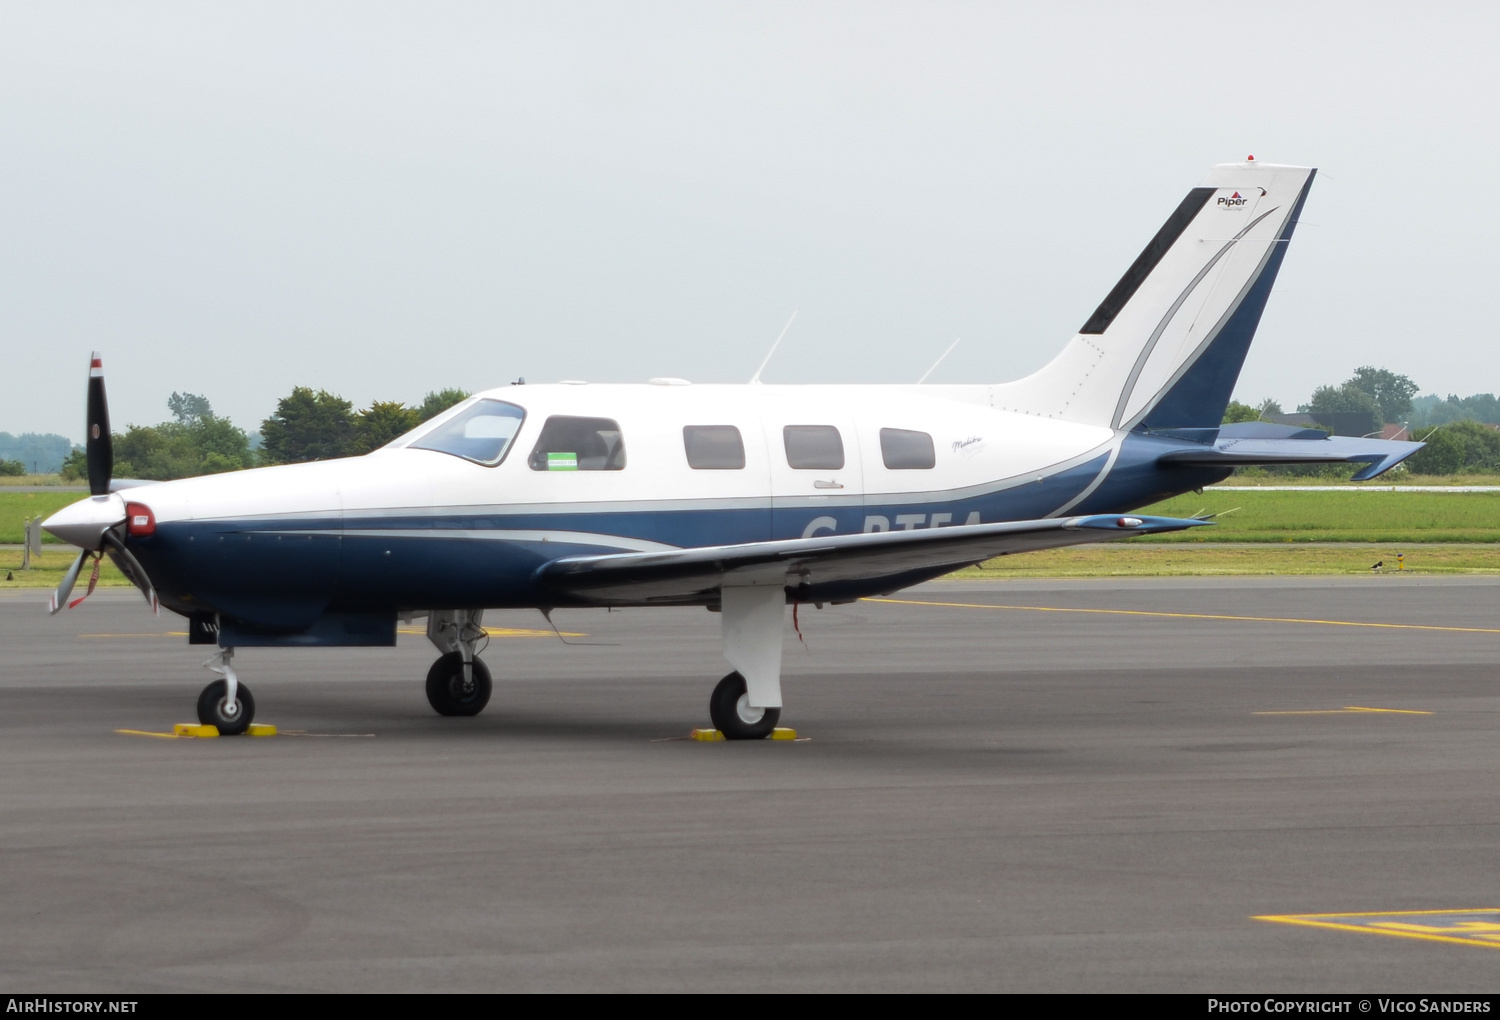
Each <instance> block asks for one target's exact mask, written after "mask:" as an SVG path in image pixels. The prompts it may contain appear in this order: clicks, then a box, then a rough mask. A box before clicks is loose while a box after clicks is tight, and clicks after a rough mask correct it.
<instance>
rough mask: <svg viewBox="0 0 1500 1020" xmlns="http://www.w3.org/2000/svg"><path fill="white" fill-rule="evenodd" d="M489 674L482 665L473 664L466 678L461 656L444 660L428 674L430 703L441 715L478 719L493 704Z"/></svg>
mask: <svg viewBox="0 0 1500 1020" xmlns="http://www.w3.org/2000/svg"><path fill="white" fill-rule="evenodd" d="M490 690H491V684H490V671H489V668H488V667H487V666H485V664H484V663H483V662H481V661H480V660H478V659H474V660H472V661H471V662H470V666H469V676H468V678H467V679H466V678H465V677H464V657H463V653H461V652H449V653H448V654H447V655H444V656H441V657H439V658H438V660H437V661H436V662H434V663H433V664H432V668H431V669H429V670H428V671H427V701H428V703H429V704H430V705H432V708H433V710H434V711H435V712H437V714H438V715H478V714H479V713H480V712H482V711H484V706H485V705H487V704H489V701H490Z"/></svg>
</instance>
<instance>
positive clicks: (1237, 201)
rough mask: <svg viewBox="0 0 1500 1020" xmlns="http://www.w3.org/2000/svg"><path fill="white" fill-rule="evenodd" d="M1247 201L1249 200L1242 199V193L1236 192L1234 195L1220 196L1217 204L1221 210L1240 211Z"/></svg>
mask: <svg viewBox="0 0 1500 1020" xmlns="http://www.w3.org/2000/svg"><path fill="white" fill-rule="evenodd" d="M1247 201H1249V199H1246V198H1242V197H1240V193H1239V192H1238V191H1236V192H1235V193H1234V194H1233V195H1220V196H1219V201H1218V202H1217V203H1216V204H1217V205H1218V206H1219V208H1220V209H1238V208H1240V207H1241V206H1243V205H1244V204H1245V203H1246V202H1247Z"/></svg>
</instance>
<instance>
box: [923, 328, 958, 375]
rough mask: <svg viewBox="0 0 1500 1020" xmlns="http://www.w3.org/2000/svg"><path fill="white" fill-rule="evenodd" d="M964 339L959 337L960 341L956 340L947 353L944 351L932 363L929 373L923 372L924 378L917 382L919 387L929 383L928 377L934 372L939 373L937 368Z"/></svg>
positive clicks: (949, 346)
mask: <svg viewBox="0 0 1500 1020" xmlns="http://www.w3.org/2000/svg"><path fill="white" fill-rule="evenodd" d="M962 339H963V337H959V338H958V340H955V341H953V342H952V343H951V344H949V345H948V349H947V350H946V351H944V352H943V353H942V354H939V355H938V359H937V360H936V361H934V362H933V363H932V367H931V368H929V369H928V370H927V371H925V372H923V373H922V378H920V379H918V380H917V385H918V386H920V385H922V384H923V383H924V382H926V381H927V377H928V376H929V375H931V374H932V373H933V372H935V371H937V367H938V366H939V365H941V364H942V363H943V359H944V358H946V357H947V356H948V355H950V354H952V353H953V348H955V347H957V346H958V342H959V340H962Z"/></svg>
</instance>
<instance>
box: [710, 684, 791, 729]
mask: <svg viewBox="0 0 1500 1020" xmlns="http://www.w3.org/2000/svg"><path fill="white" fill-rule="evenodd" d="M708 717H709V718H710V719H712V720H713V721H714V729H716V730H718V731H719V732H720V733H722V734H724V738H725V739H726V740H764V739H765V738H766V737H769V736H770V735H771V731H772V730H774V729H775V728H776V724H777V723H778V722H779V721H780V720H781V709H779V708H751V707H750V695H749V694H748V693H746V689H745V678H744V677H742V676H740V674H739V673H738V672H734V673H730V674H729V675H728V676H726V677H725V678H724V679H722V680H720V681H719V683H718V686H717V687H715V688H714V692H713V694H712V695H711V696H710V697H709V699H708Z"/></svg>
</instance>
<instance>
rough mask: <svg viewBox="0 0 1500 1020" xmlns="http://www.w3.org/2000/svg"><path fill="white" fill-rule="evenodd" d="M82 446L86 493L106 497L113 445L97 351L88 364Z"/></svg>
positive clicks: (110, 475)
mask: <svg viewBox="0 0 1500 1020" xmlns="http://www.w3.org/2000/svg"><path fill="white" fill-rule="evenodd" d="M83 446H84V455H85V458H86V459H87V461H88V467H89V494H90V495H94V496H104V495H107V494H108V493H109V481H110V478H111V477H112V476H113V475H114V473H115V445H114V439H113V437H111V436H110V433H109V401H108V400H107V399H106V398H105V396H104V361H103V359H101V358H100V357H99V352H98V351H95V352H94V356H93V359H92V360H90V362H89V410H88V431H87V432H86V434H85V435H84V440H83Z"/></svg>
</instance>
